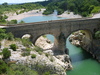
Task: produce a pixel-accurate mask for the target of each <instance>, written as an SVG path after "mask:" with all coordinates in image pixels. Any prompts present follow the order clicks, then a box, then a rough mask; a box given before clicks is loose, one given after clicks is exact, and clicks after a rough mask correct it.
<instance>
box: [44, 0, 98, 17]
mask: <svg viewBox="0 0 100 75" xmlns="http://www.w3.org/2000/svg"><path fill="white" fill-rule="evenodd" d="M55 9H56V10H57V11H58V15H59V14H62V13H63V12H64V11H66V10H69V11H73V12H74V14H80V15H82V16H84V17H86V16H89V14H91V13H98V12H100V1H99V0H98V1H97V0H53V1H52V2H51V3H49V4H48V5H47V8H46V10H45V11H44V13H43V14H45V15H48V14H51V13H53V11H54V10H55Z"/></svg>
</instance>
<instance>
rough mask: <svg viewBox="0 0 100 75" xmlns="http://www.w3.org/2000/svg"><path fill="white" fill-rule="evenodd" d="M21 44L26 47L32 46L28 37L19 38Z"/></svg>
mask: <svg viewBox="0 0 100 75" xmlns="http://www.w3.org/2000/svg"><path fill="white" fill-rule="evenodd" d="M21 41H22V44H23V45H24V46H26V47H30V46H32V43H31V42H30V41H29V39H21Z"/></svg>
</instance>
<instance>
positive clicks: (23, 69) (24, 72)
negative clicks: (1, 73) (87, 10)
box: [8, 64, 38, 75]
mask: <svg viewBox="0 0 100 75" xmlns="http://www.w3.org/2000/svg"><path fill="white" fill-rule="evenodd" d="M10 68H11V70H12V71H13V72H14V74H13V75H38V73H37V71H34V70H31V69H30V68H29V67H27V66H25V65H21V64H18V65H16V64H12V65H10ZM8 72H9V71H8Z"/></svg>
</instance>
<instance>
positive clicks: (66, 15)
mask: <svg viewBox="0 0 100 75" xmlns="http://www.w3.org/2000/svg"><path fill="white" fill-rule="evenodd" d="M58 17H64V18H82V16H81V15H78V14H74V13H73V12H69V11H65V12H64V13H63V14H61V15H58Z"/></svg>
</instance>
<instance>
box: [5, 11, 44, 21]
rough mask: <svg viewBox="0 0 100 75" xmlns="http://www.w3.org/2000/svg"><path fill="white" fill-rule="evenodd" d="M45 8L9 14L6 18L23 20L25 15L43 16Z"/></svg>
mask: <svg viewBox="0 0 100 75" xmlns="http://www.w3.org/2000/svg"><path fill="white" fill-rule="evenodd" d="M44 10H45V9H41V10H40V9H38V10H32V11H29V12H24V13H22V14H19V15H17V14H15V13H14V14H13V15H12V14H7V16H8V18H7V19H6V20H8V21H10V20H13V19H16V20H21V19H23V18H25V17H31V16H43V15H42V13H43V11H44Z"/></svg>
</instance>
